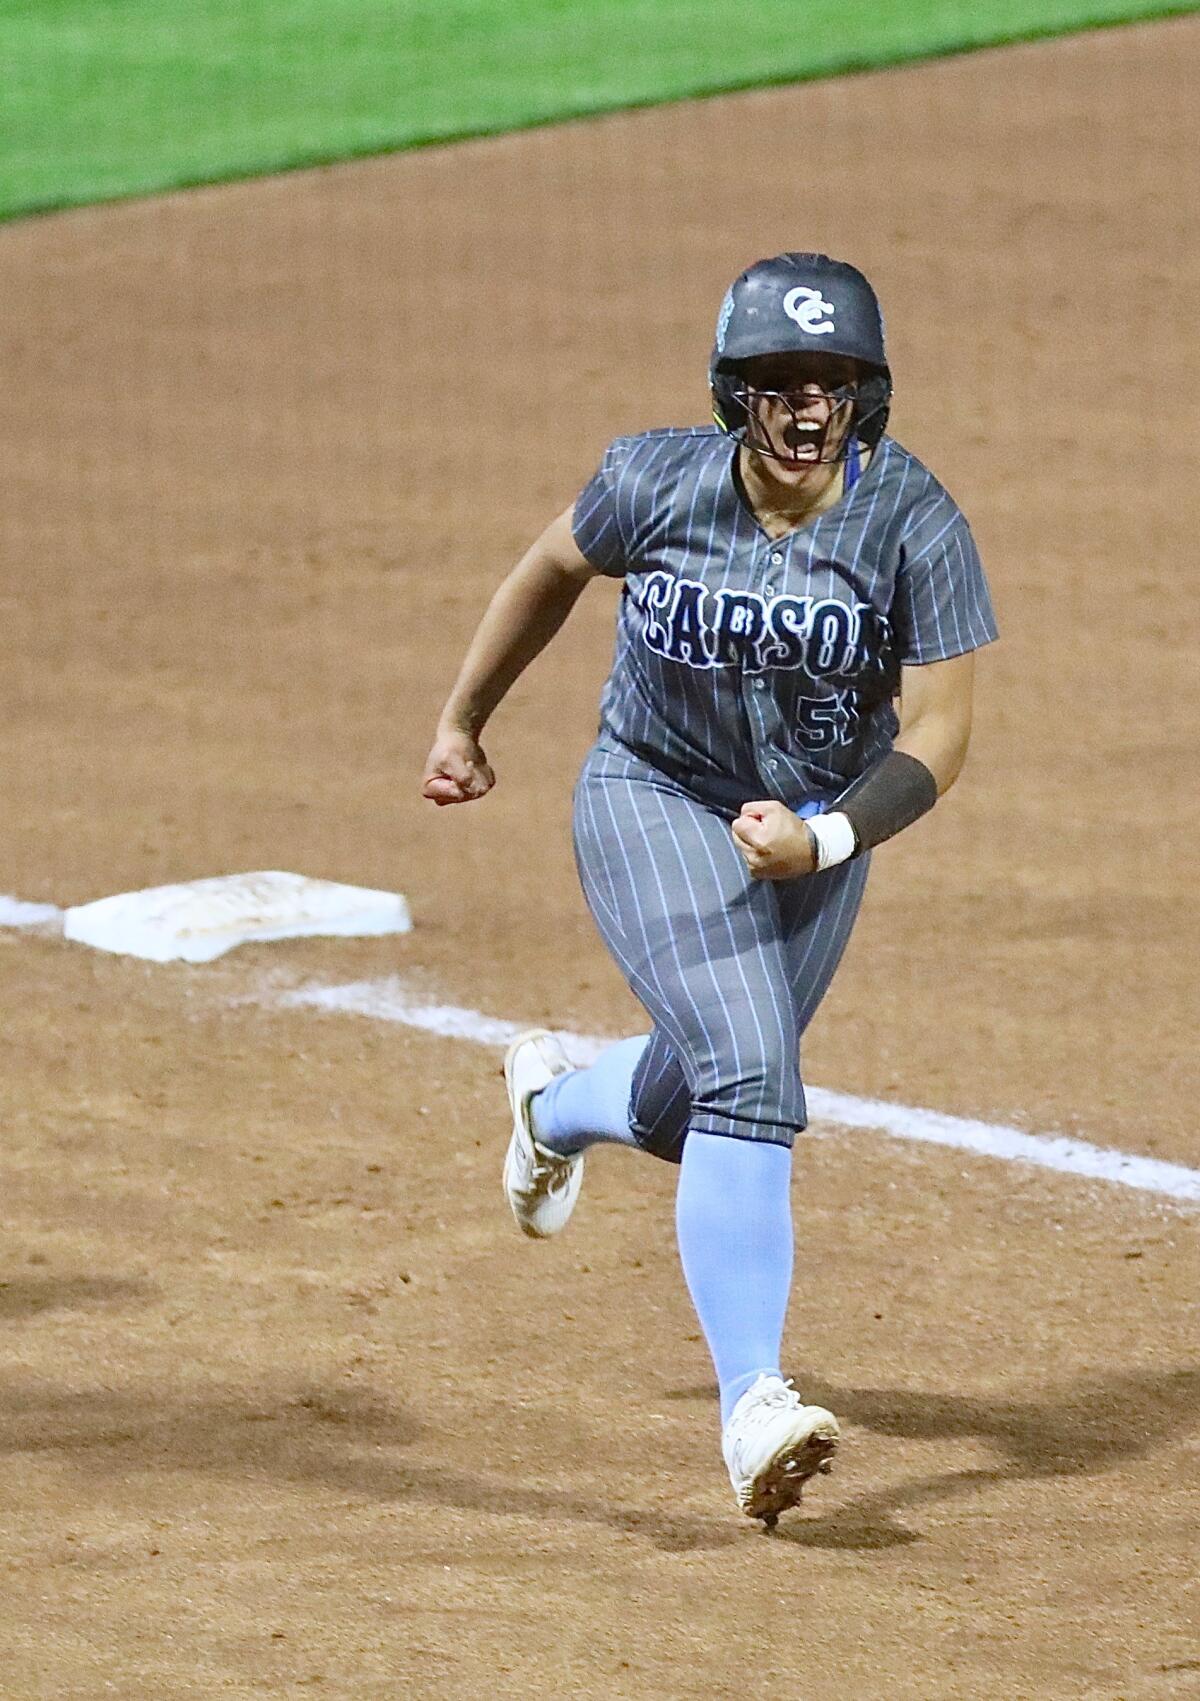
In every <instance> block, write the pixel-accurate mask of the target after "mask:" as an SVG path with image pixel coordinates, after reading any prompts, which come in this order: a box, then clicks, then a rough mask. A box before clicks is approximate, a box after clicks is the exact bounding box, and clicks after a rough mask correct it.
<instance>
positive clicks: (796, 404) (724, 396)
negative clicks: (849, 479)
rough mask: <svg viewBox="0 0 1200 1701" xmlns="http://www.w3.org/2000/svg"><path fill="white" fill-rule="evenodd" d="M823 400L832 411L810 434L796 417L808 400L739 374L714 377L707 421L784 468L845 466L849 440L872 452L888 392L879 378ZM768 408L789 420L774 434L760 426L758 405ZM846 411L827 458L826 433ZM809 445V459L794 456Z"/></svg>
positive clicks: (831, 391)
mask: <svg viewBox="0 0 1200 1701" xmlns="http://www.w3.org/2000/svg"><path fill="white" fill-rule="evenodd" d="M824 395H825V396H826V397H827V398H828V400H829V401H830V402H832V404H833V406H832V408H831V410H830V413H829V415H828V417H827V418H826V420H825V422H824V424H823V425H820V426H817V427H815V428H814V426H813V424H812V422H811V421H808V420H804V419H802V418H801V417H800V416H801V411H802V410H803V408H804V407H806V406H807V404H808V398H807V397H805V396H804V395H802V394H801V393H800V392H799V391H795V390H768V389H760V388H759V387H758V386H757V385H755V384H752V383H751V382H750V380H749V378H748V377H747V376H746V375H745V374H744V373H739V372H731V371H724V372H716V373H714V374H713V377H712V397H713V418H714V420H715V421H716V422H717V424H718V425H719V426H720V428H721V430H722V431H723V432H724V433H725V435H726V436H727V437H732V438H733V439H734V440H735V441H736V442H738V443H744V444H745V446H746V447H747V448H748V449H752V450H753V451H754V453H755V454H756V455H764V456H766V458H767V459H768V460H772V461H778V462H780V464H781V465H783V466H786V467H804V466H817V465H824V466H828V465H831V464H835V463H836V462H838V461H843V460H845V458H846V456H847V455H848V454H849V453H850V448H851V445H852V443H853V442H854V441H855V439H857V440H858V442H859V443H861V444H863V445H864V446H865V447H866V448H868V449H873V448H874V447H875V445H876V444H877V443H878V442H879V439H880V438H881V437H882V436H883V431H884V426H885V425H886V423H887V416H888V409H889V405H890V403H891V397H892V390H891V384H890V383H889V381H888V379H887V378H885V377H884V376H883V375H882V374H881V373H871V374H869V375H868V376H866V377H864V378H861V379H859V380H858V381H857V382H855V383H852V384H839V385H837V386H836V387H834V388H832V389H828V390H825V391H824ZM770 403H774V404H775V408H776V412H777V413H779V414H782V415H790V418H786V419H784V420H782V421H781V426H782V428H781V429H780V430H778V431H776V432H775V433H774V434H772V432H771V431H770V430H769V429H768V427H767V425H766V424H765V422H764V420H763V410H764V405H765V404H770ZM847 407H849V408H850V409H851V410H852V411H851V415H850V419H849V422H848V423H847V426H846V429H845V430H844V431H843V432H842V433H841V436H840V438H839V439H838V442H837V445H836V447H835V448H834V450H833V452H832V453H828V452H827V445H828V441H829V438H830V435H831V433H832V429H833V427H834V426H835V424H836V423H838V422H839V420H840V417H841V415H842V413H843V410H845V409H846V408H847ZM779 438H781V439H782V442H781V443H780V442H778V441H777V439H779ZM810 444H811V445H813V446H814V447H815V448H816V451H817V452H816V455H815V456H811V457H810V456H807V455H801V454H799V453H797V451H799V450H800V449H802V448H804V447H806V446H807V445H810Z"/></svg>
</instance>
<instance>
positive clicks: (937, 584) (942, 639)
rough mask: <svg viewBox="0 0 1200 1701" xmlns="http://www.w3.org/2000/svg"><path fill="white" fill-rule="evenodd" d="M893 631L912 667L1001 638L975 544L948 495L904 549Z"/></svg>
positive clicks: (904, 659) (923, 518)
mask: <svg viewBox="0 0 1200 1701" xmlns="http://www.w3.org/2000/svg"><path fill="white" fill-rule="evenodd" d="M892 628H893V631H894V633H895V639H896V653H897V655H898V656H899V659H900V661H901V663H903V664H904V665H906V666H911V665H913V664H920V663H922V662H934V661H947V660H949V658H950V657H951V656H961V655H965V654H966V653H967V651H968V650H978V649H980V648H982V646H983V645H984V644H990V643H991V642H992V640H993V639H994V638H996V637H998V636H999V631H998V628H997V626H996V616H995V614H994V612H993V610H992V599H991V595H990V593H989V591H988V584H987V579H986V578H985V576H984V571H983V563H982V562H981V561H980V559H979V551H978V549H977V548H976V547H975V539H974V538H973V537H972V536H971V530H970V527H969V526H968V525H967V522H966V519H965V518H964V516H963V514H962V513H961V511H960V510H959V509H958V508H957V507H956V506H955V504H954V503H953V502H952V501H951V499H950V498H949V497H948V496H946V495H945V494H943V495H942V496H941V497H940V498H939V499H938V500H937V501H936V502H934V503H933V504H932V505H931V506H929V507H926V508H925V509H923V511H922V513H921V515H920V516H919V517H918V519H917V520H916V523H915V524H914V525H913V526H912V527H911V528H910V529H909V531H908V532H907V533H906V534H905V537H904V539H903V541H902V543H901V545H900V566H899V570H898V571H897V574H896V592H895V597H894V600H893V603H892Z"/></svg>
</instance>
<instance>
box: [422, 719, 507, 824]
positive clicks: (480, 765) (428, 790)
mask: <svg viewBox="0 0 1200 1701" xmlns="http://www.w3.org/2000/svg"><path fill="white" fill-rule="evenodd" d="M495 783H496V776H495V774H493V772H492V769H491V764H490V763H489V762H488V759H487V757H486V756H485V755H484V753H483V746H482V745H481V744H480V742H479V740H478V739H477V738H473V737H472V736H471V734H470V733H469V732H460V731H458V730H457V729H456V728H453V727H439V729H438V735H437V737H436V738H435V739H434V742H433V749H432V750H431V751H430V752H429V760H428V761H427V762H426V764H425V777H424V779H423V780H422V782H421V795H422V797H428V798H431V799H432V801H433V802H434V803H436V804H437V805H438V806H439V807H440V806H441V805H443V804H446V803H470V802H472V801H473V800H474V799H475V798H477V797H484V796H485V795H486V794H487V793H488V792H489V791H491V789H492V787H493V786H494V785H495Z"/></svg>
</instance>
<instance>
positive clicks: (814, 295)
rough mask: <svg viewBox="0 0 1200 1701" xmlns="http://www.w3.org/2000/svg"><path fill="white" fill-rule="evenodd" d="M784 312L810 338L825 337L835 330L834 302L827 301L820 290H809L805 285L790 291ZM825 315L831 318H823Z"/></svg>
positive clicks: (786, 297) (784, 302) (784, 304)
mask: <svg viewBox="0 0 1200 1701" xmlns="http://www.w3.org/2000/svg"><path fill="white" fill-rule="evenodd" d="M783 311H784V312H785V313H786V314H787V316H788V318H789V319H792V320H794V321H795V323H796V324H797V325H799V327H800V329H801V330H802V331H806V332H807V333H808V335H809V336H810V337H823V336H825V335H826V334H827V333H828V332H830V331H832V330H833V328H834V326H833V302H832V301H826V300H825V298H824V297H823V296H822V294H821V292H820V290H819V289H807V288H806V287H805V286H804V285H803V284H800V285H798V286H797V288H795V289H789V290H788V292H787V294H786V295H785V296H784V298H783ZM825 314H828V315H829V317H828V318H825V317H823V315H825Z"/></svg>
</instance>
